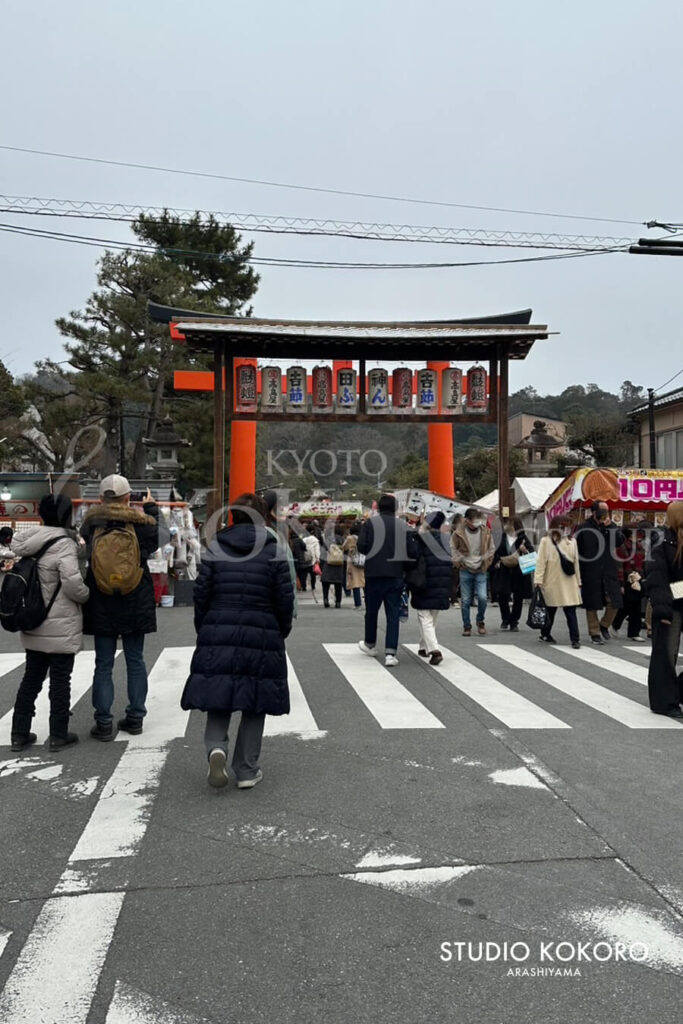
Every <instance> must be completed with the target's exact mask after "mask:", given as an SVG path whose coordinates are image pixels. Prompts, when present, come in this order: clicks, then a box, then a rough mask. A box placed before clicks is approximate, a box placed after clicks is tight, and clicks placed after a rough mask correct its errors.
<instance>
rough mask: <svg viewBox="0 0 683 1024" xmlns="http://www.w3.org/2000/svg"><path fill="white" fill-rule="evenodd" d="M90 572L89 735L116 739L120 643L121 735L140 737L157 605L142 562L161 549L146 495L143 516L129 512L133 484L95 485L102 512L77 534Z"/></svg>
mask: <svg viewBox="0 0 683 1024" xmlns="http://www.w3.org/2000/svg"><path fill="white" fill-rule="evenodd" d="M81 537H82V538H83V539H84V540H85V542H86V546H87V552H88V559H89V566H88V572H87V575H86V583H87V584H88V586H89V588H90V598H89V600H88V603H87V604H86V606H85V611H84V632H85V633H86V634H89V635H92V636H93V637H94V640H95V674H94V677H93V687H92V702H93V708H94V710H95V724H94V726H93V727H92V729H91V730H90V735H91V736H93V737H94V738H95V739H97V740H101V741H102V742H103V743H107V742H109V741H110V740H113V739H114V729H113V717H112V713H111V708H112V704H113V702H114V681H113V670H114V659H115V657H116V644H117V641H118V638H119V637H121V644H122V647H123V655H124V658H125V661H126V675H127V688H128V704H127V706H126V713H125V715H124V717H123V718H121V719H119V721H118V728H119V729H121V730H123V731H124V732H127V733H130V734H131V735H132V736H137V735H139V734H140V733H141V732H142V723H143V719H144V717H145V715H146V714H147V708H146V707H145V701H146V699H147V667H146V665H145V658H144V647H145V636H146V634H147V633H154V632H156V628H157V621H156V601H155V595H154V585H153V583H152V576H151V573H150V571H149V567H148V565H147V560H148V559H149V558H150V557H151V556H152V554H153V553H154V552H155V551H156V550H157V549H158V548H159V547H161V548H162V550H163V549H164V548H165V547H166V546H167V544H166V538H164V539H163V541H162V543H161V544H160V537H159V508H158V506H157V504H156V502H155V501H154V499H153V498H152V495H151V492H150V491H149V490H148V491H147V495H146V498H145V501H144V504H143V510H142V511H139V510H138V509H135V508H131V505H130V484H129V483H128V480H127V479H126V478H125V477H124V476H119V475H118V474H113V475H112V476H107V477H105V478H104V480H102V482H101V484H100V504H98V505H93V506H92V508H90V509H88V511H87V512H86V514H85V517H84V519H83V524H82V526H81Z"/></svg>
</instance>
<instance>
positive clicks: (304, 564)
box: [289, 527, 309, 590]
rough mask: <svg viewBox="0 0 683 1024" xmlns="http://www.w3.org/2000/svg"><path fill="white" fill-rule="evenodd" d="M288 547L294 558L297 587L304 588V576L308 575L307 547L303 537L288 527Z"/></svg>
mask: <svg viewBox="0 0 683 1024" xmlns="http://www.w3.org/2000/svg"><path fill="white" fill-rule="evenodd" d="M289 547H290V550H291V552H292V558H293V559H294V568H295V569H296V578H297V589H298V590H305V589H306V577H307V575H308V571H309V569H308V558H309V554H308V548H307V547H306V545H305V544H304V541H303V538H302V537H300V536H299V535H298V534H297V533H295V531H294V530H293V529H292V528H291V527H289Z"/></svg>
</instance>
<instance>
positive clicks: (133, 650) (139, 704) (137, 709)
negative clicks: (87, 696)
mask: <svg viewBox="0 0 683 1024" xmlns="http://www.w3.org/2000/svg"><path fill="white" fill-rule="evenodd" d="M116 640H117V638H116V637H115V636H96V637H95V675H94V677H93V682H92V703H93V707H94V709H95V721H96V722H102V724H103V725H109V724H110V723H111V721H112V714H111V706H112V704H113V703H114V680H113V678H112V672H113V670H114V658H115V657H116ZM121 642H122V644H123V656H124V657H125V659H126V672H127V675H128V707H127V708H126V715H127V716H128V717H129V718H144V717H145V715H146V714H147V709H146V707H145V700H146V698H147V668H146V666H145V659H144V653H143V652H144V646H145V634H144V633H126V634H124V636H122V637H121Z"/></svg>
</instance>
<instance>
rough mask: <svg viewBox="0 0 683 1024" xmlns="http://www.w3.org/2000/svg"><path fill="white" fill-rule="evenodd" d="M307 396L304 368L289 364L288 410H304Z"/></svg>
mask: <svg viewBox="0 0 683 1024" xmlns="http://www.w3.org/2000/svg"><path fill="white" fill-rule="evenodd" d="M307 398H308V382H307V379H306V368H305V367H304V366H290V367H289V368H288V370H287V409H288V410H289V412H305V411H306V403H307Z"/></svg>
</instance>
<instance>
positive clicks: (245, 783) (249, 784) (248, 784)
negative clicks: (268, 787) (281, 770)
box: [237, 768, 263, 789]
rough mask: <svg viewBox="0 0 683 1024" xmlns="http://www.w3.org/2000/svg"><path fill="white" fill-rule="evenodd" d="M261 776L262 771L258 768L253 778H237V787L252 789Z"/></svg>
mask: <svg viewBox="0 0 683 1024" xmlns="http://www.w3.org/2000/svg"><path fill="white" fill-rule="evenodd" d="M262 778H263V772H262V771H261V769H260V768H259V770H258V771H257V772H256V775H255V776H254V778H253V779H239V781H238V783H237V788H238V789H253V788H254V786H258V784H259V782H260V781H261V779H262Z"/></svg>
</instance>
